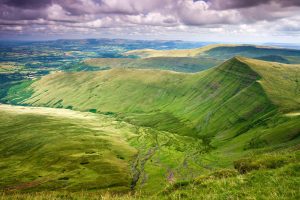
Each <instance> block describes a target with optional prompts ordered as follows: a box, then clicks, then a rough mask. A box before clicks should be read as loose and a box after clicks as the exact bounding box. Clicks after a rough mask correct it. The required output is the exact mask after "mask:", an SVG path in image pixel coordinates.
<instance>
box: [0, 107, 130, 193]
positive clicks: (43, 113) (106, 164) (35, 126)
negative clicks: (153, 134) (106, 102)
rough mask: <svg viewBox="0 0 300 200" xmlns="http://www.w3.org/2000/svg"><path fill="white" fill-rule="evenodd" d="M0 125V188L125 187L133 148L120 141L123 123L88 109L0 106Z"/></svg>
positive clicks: (125, 131)
mask: <svg viewBox="0 0 300 200" xmlns="http://www.w3.org/2000/svg"><path fill="white" fill-rule="evenodd" d="M0 127H1V128H0V136H1V139H0V141H1V142H0V144H1V145H0V155H1V159H0V160H1V161H0V169H1V178H0V188H1V189H3V188H6V189H8V190H53V189H68V190H82V189H85V188H86V189H101V188H107V187H111V188H112V190H114V188H115V189H116V190H128V188H129V185H130V173H131V172H130V168H129V164H128V160H130V159H131V157H132V156H133V155H134V154H135V153H136V149H135V148H133V147H131V146H130V145H129V144H128V142H127V141H126V138H128V137H130V135H133V133H132V132H131V131H130V127H128V126H126V125H124V126H122V127H119V126H117V123H116V122H115V121H113V120H112V119H110V118H104V117H101V116H100V115H95V114H90V113H85V114H84V113H80V112H75V111H70V110H55V109H50V108H26V107H13V106H6V105H0ZM116 127H117V128H116ZM120 158H122V159H120ZM108 169H109V170H108Z"/></svg>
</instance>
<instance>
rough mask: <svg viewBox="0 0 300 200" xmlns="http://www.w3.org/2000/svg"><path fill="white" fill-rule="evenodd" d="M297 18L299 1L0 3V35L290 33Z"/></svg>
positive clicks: (72, 0)
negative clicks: (193, 29)
mask: <svg viewBox="0 0 300 200" xmlns="http://www.w3.org/2000/svg"><path fill="white" fill-rule="evenodd" d="M298 16H300V1H299V0H243V1H242V0H226V1H225V0H151V1H142V0H38V1H37V0H0V27H1V29H0V34H1V31H2V32H3V31H5V32H8V31H9V30H11V31H15V30H14V29H18V30H19V31H22V32H26V31H28V32H31V34H34V32H35V31H36V32H39V31H47V30H48V32H49V33H50V32H52V33H53V34H55V33H61V32H63V33H66V32H67V31H70V32H72V31H74V30H75V29H76V31H83V32H88V31H89V30H90V31H91V32H93V31H96V30H98V31H101V30H102V29H104V28H105V29H109V28H110V29H112V30H113V29H114V30H116V29H118V30H124V31H126V30H127V28H130V29H131V30H133V27H134V31H135V32H139V31H140V32H141V33H143V32H144V33H145V32H147V33H151V32H156V31H157V30H156V29H155V28H154V27H162V29H160V31H162V30H163V29H165V30H166V31H170V30H171V29H172V30H177V31H185V30H186V29H188V28H187V27H190V29H191V27H196V28H198V29H199V30H201V31H203V30H206V32H208V33H209V32H213V33H221V32H222V31H223V32H226V31H227V30H228V29H232V28H234V29H235V31H236V32H239V31H244V32H248V33H254V32H255V31H254V30H256V28H257V26H259V29H260V30H262V29H263V26H264V25H263V24H268V25H269V24H272V23H273V26H274V27H276V29H275V28H273V29H274V30H276V31H281V32H284V31H286V32H288V31H289V32H291V31H299V29H298V27H299V21H297V20H295V17H298ZM297 19H298V18H297ZM258 24H260V25H258ZM16 27H18V28H16ZM20 27H21V28H20ZM183 27H184V28H183ZM254 27H256V28H254ZM270 27H271V26H270ZM270 27H267V25H265V28H266V29H267V28H270Z"/></svg>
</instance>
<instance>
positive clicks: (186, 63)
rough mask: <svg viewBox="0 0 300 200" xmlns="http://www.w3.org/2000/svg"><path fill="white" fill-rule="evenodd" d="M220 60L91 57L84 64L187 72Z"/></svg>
mask: <svg viewBox="0 0 300 200" xmlns="http://www.w3.org/2000/svg"><path fill="white" fill-rule="evenodd" d="M221 62H222V60H218V59H216V58H215V59H212V58H205V57H202V58H194V57H151V58H141V59H138V58H93V59H88V60H85V61H84V63H85V64H86V65H89V66H92V67H99V68H104V67H109V68H136V69H162V70H172V71H178V72H189V73H190V72H199V71H203V70H205V69H208V68H211V67H214V66H216V65H218V64H220V63H221Z"/></svg>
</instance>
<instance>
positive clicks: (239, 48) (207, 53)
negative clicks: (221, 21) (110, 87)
mask: <svg viewBox="0 0 300 200" xmlns="http://www.w3.org/2000/svg"><path fill="white" fill-rule="evenodd" d="M125 55H131V56H132V55H134V56H138V57H141V58H155V57H194V58H198V59H199V60H204V61H206V62H208V61H210V60H211V61H213V60H214V59H215V58H217V59H218V60H219V61H224V60H227V59H230V58H232V57H234V56H244V57H250V58H258V59H261V60H266V61H274V62H280V63H291V64H297V63H298V64H299V63H300V51H299V50H292V49H284V48H276V47H266V46H254V45H228V44H217V45H208V46H205V47H201V48H197V49H188V50H167V51H165V50H152V49H142V50H134V51H129V52H126V53H125ZM207 67H209V65H207Z"/></svg>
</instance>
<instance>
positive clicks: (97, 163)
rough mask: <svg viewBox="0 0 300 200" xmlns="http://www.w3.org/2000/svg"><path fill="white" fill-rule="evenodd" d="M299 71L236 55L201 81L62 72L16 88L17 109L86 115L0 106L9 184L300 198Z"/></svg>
mask: <svg viewBox="0 0 300 200" xmlns="http://www.w3.org/2000/svg"><path fill="white" fill-rule="evenodd" d="M299 73H300V66H299V65H288V64H279V63H275V62H265V61H259V60H255V59H249V58H244V57H235V58H232V59H230V60H228V61H226V62H224V63H223V64H221V65H219V66H217V67H214V68H212V69H209V70H207V71H203V72H200V73H195V74H187V73H177V72H171V71H161V70H142V69H111V70H107V71H101V72H77V73H66V72H60V73H55V74H50V75H47V76H45V77H43V78H41V79H40V80H36V81H35V82H33V83H30V82H29V83H26V84H22V85H18V86H15V87H12V88H11V89H10V90H9V91H8V93H7V96H6V98H5V100H6V102H7V103H14V104H27V105H33V106H45V107H54V108H67V109H72V110H78V111H88V112H87V113H81V112H77V111H70V110H65V109H55V110H52V109H50V110H48V108H39V109H38V108H29V107H17V108H16V107H10V106H2V107H1V106H0V114H1V115H0V117H1V120H0V121H1V123H0V126H1V127H0V134H1V139H0V140H1V143H0V144H1V145H0V147H1V148H0V151H2V153H1V156H2V158H1V161H0V164H1V165H0V169H1V173H2V174H4V176H3V177H4V178H2V179H0V184H1V185H0V187H1V188H7V187H8V189H12V190H13V189H15V188H16V187H17V188H19V187H21V190H23V189H25V190H26V188H27V186H28V185H29V186H30V187H28V190H46V189H50V190H51V189H67V190H78V189H89V190H90V189H106V188H112V189H113V190H117V191H129V190H133V189H134V190H136V191H139V190H142V193H144V192H145V194H155V195H156V196H157V195H159V196H158V197H159V199H163V198H179V197H183V196H184V197H186V198H191V199H195V198H196V197H204V196H206V195H208V196H209V197H211V198H214V197H215V198H216V199H218V198H229V197H234V198H243V197H251V198H258V197H260V196H268V195H270V194H272V195H274V198H284V197H290V199H297V193H295V191H296V190H297V186H299V183H298V182H297V177H299V173H298V172H297V171H298V169H299V153H298V152H299V142H300V137H299V134H300V91H299V89H300V88H299V81H300V80H299V79H300V74H299ZM32 109H33V110H32ZM98 114H102V115H98ZM105 115H106V116H105ZM124 121H125V122H124ZM16 124H17V126H16ZM41 134H42V136H43V137H42V136H41ZM29 155H30V156H31V157H32V158H31V157H29ZM245 158H246V159H245ZM19 163H22V165H20V164H19ZM234 168H235V169H234ZM62 169H65V171H64V170H63V171H61V170H62ZM108 169H109V170H108ZM33 170H34V171H33ZM12 172H14V173H12ZM283 176H284V177H288V179H284V178H283ZM117 177H118V178H117ZM18 178H19V179H18ZM266 179H272V180H276V181H277V182H278V181H279V182H282V183H283V185H282V186H281V185H278V184H277V182H276V181H275V182H272V181H271V182H268V181H266ZM49 180H51V181H49ZM244 180H245V181H244ZM43 181H45V182H43ZM243 181H244V182H243ZM32 184H33V186H32ZM227 186H230V187H229V188H228V190H226V191H227V193H226V192H224V187H227ZM286 186H287V187H286ZM23 187H24V188H23ZM264 187H266V188H264ZM211 188H214V189H211ZM239 188H243V189H242V190H238V189H239ZM254 189H255V191H258V192H257V193H255V194H253V190H254Z"/></svg>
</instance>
